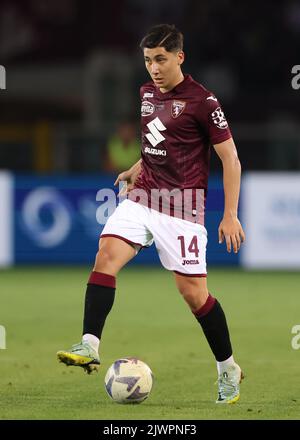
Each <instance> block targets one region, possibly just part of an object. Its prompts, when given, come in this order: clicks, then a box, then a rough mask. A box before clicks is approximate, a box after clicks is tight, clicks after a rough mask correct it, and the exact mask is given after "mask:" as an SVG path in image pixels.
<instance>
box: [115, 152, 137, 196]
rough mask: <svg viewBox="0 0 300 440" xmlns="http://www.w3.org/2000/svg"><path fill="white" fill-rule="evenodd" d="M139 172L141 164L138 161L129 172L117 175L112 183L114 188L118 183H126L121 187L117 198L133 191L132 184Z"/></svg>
mask: <svg viewBox="0 0 300 440" xmlns="http://www.w3.org/2000/svg"><path fill="white" fill-rule="evenodd" d="M140 172H141V162H140V161H139V162H137V163H136V164H134V165H133V166H132V167H131V168H130V169H129V170H126V171H123V172H122V173H120V174H119V175H118V177H117V179H116V181H115V183H114V186H117V185H118V184H119V183H120V182H126V185H123V187H122V188H121V191H120V192H119V194H118V196H125V195H126V194H128V193H129V192H130V191H131V190H132V189H133V187H134V183H135V181H136V179H137V178H138V175H139V174H140Z"/></svg>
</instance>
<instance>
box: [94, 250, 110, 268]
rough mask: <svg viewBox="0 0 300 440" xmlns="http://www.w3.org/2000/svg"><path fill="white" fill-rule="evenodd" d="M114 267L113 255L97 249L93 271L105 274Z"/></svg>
mask: <svg viewBox="0 0 300 440" xmlns="http://www.w3.org/2000/svg"><path fill="white" fill-rule="evenodd" d="M113 267H114V258H113V255H111V253H110V252H109V251H107V250H106V249H99V251H98V252H97V254H96V260H95V267H94V270H96V271H97V272H101V271H103V272H106V273H107V271H110V270H111V269H113Z"/></svg>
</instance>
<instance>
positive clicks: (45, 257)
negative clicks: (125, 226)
mask: <svg viewBox="0 0 300 440" xmlns="http://www.w3.org/2000/svg"><path fill="white" fill-rule="evenodd" d="M114 180H115V175H109V174H106V175H105V174H104V175H103V174H101V175H96V176H76V177H60V176H51V177H34V176H26V175H24V176H18V175H17V176H15V182H14V213H15V222H14V224H15V226H14V227H15V230H14V237H15V240H14V248H15V249H14V255H15V258H14V261H15V263H35V264H37V263H71V264H73V263H88V264H91V265H92V264H93V262H94V259H95V254H96V252H97V249H98V241H99V235H100V234H101V231H102V229H103V224H99V222H98V221H97V217H96V215H97V209H98V208H99V206H100V204H101V202H99V201H97V197H96V196H97V193H98V191H99V190H102V189H104V188H106V189H107V191H113V190H114V191H115V193H116V194H117V189H114V186H113V183H114ZM222 210H223V188H222V181H221V179H220V178H218V177H211V178H210V189H209V192H208V198H207V209H206V228H207V230H208V238H209V241H208V249H207V261H208V264H222V265H224V264H237V263H238V256H237V255H235V254H233V253H231V254H228V253H227V252H226V249H225V245H224V244H223V245H219V244H218V225H219V222H220V221H221V218H222V212H223V211H222ZM136 263H139V264H159V258H158V256H157V253H156V250H155V247H154V245H152V246H151V247H150V248H148V249H143V250H142V251H141V252H139V254H138V255H137V257H136V258H135V259H134V261H133V262H132V263H131V264H136Z"/></svg>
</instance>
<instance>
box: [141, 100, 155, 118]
mask: <svg viewBox="0 0 300 440" xmlns="http://www.w3.org/2000/svg"><path fill="white" fill-rule="evenodd" d="M154 111H155V107H154V105H153V104H152V102H149V101H143V102H142V108H141V112H142V116H150V115H152V113H154Z"/></svg>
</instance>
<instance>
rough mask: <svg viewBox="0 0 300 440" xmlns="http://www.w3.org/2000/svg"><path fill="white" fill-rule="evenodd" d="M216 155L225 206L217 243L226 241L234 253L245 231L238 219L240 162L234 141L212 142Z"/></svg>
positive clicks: (229, 250)
mask: <svg viewBox="0 0 300 440" xmlns="http://www.w3.org/2000/svg"><path fill="white" fill-rule="evenodd" d="M214 148H215V150H216V153H217V155H218V156H219V158H220V159H221V161H222V165H223V185H224V195H225V207H224V215H223V219H222V221H221V223H220V225H219V229H218V233H219V243H223V241H224V239H225V241H226V247H227V251H228V252H231V247H233V250H234V252H235V253H237V252H238V251H239V249H240V246H241V243H242V242H243V241H245V233H244V231H243V228H242V226H241V223H240V221H239V219H238V202H239V194H240V181H241V164H240V161H239V158H238V154H237V150H236V147H235V144H234V141H233V139H232V137H231V138H229V139H227V140H226V141H224V142H221V143H219V144H214Z"/></svg>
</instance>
